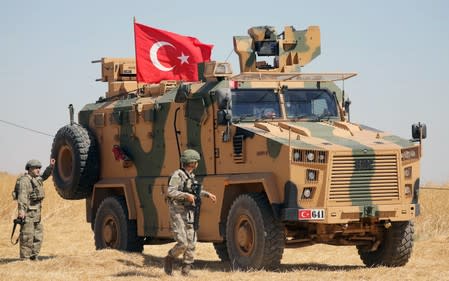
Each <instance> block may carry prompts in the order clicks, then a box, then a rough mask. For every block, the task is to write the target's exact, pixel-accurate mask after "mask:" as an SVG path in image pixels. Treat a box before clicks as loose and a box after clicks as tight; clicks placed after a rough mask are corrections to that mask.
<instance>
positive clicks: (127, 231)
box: [94, 197, 143, 252]
mask: <svg viewBox="0 0 449 281" xmlns="http://www.w3.org/2000/svg"><path fill="white" fill-rule="evenodd" d="M94 234H95V246H96V248H97V250H100V249H104V248H112V249H117V250H121V251H128V252H142V251H143V239H142V238H141V237H138V236H137V224H136V221H135V220H128V209H127V207H126V202H125V199H124V198H123V197H107V198H106V199H104V200H103V202H101V204H100V207H99V208H98V211H97V215H96V217H95V226H94Z"/></svg>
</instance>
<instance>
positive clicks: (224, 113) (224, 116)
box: [217, 110, 232, 125]
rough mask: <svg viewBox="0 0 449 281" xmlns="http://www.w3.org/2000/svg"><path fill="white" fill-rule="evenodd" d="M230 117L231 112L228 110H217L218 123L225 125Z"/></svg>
mask: <svg viewBox="0 0 449 281" xmlns="http://www.w3.org/2000/svg"><path fill="white" fill-rule="evenodd" d="M231 119H232V114H231V113H230V111H228V110H219V111H218V113H217V123H218V125H227V124H228V123H229V121H230V120H231Z"/></svg>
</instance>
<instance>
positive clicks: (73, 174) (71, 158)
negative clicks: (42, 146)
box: [51, 123, 100, 200]
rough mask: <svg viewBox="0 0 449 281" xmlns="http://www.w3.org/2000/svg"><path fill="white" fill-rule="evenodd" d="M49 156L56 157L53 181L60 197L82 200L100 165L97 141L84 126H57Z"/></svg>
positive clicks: (95, 178)
mask: <svg viewBox="0 0 449 281" xmlns="http://www.w3.org/2000/svg"><path fill="white" fill-rule="evenodd" d="M51 157H52V158H54V159H56V163H55V168H54V169H53V181H54V183H55V186H56V191H57V192H58V194H59V195H60V196H61V197H62V198H64V199H69V200H76V199H84V198H86V197H88V196H89V195H90V194H91V193H92V188H93V185H94V184H95V183H96V182H97V180H98V175H99V166H100V165H99V157H98V148H97V142H96V140H95V137H94V136H93V135H92V134H91V133H90V132H89V131H88V130H87V129H86V128H84V127H82V126H81V125H79V124H75V123H74V124H72V125H66V126H64V127H62V128H61V129H59V130H58V132H57V133H56V136H55V138H54V139H53V145H52V148H51Z"/></svg>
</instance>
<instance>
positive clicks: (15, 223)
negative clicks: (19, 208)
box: [11, 217, 25, 245]
mask: <svg viewBox="0 0 449 281" xmlns="http://www.w3.org/2000/svg"><path fill="white" fill-rule="evenodd" d="M24 223H25V220H24V219H22V218H19V217H17V218H16V219H14V220H13V224H14V226H13V227H12V233H11V244H13V245H16V244H17V242H19V238H20V236H19V237H17V239H16V241H14V240H13V239H12V237H13V236H14V232H16V227H17V225H18V224H19V225H20V228H22V225H23V224H24Z"/></svg>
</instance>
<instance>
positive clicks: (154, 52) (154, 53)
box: [150, 41, 176, 71]
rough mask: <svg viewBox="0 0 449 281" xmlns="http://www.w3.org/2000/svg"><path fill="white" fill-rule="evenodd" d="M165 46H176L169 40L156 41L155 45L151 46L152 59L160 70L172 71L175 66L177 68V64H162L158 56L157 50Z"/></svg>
mask: <svg viewBox="0 0 449 281" xmlns="http://www.w3.org/2000/svg"><path fill="white" fill-rule="evenodd" d="M163 46H170V47H173V48H175V46H173V45H172V44H170V43H168V42H165V41H158V42H156V43H154V44H153V46H151V48H150V60H151V62H152V63H153V65H154V66H155V67H156V68H157V69H159V70H160V71H171V70H172V69H173V68H175V66H171V67H165V66H163V65H162V64H161V62H160V61H159V59H158V58H157V52H158V51H159V48H161V47H163ZM175 49H176V48H175Z"/></svg>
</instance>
